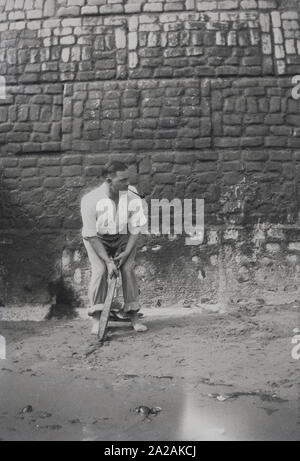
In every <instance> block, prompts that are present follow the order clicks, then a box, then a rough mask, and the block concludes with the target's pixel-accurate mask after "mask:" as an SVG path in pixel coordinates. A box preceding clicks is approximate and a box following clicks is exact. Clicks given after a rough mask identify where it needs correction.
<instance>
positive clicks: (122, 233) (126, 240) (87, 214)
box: [81, 161, 147, 334]
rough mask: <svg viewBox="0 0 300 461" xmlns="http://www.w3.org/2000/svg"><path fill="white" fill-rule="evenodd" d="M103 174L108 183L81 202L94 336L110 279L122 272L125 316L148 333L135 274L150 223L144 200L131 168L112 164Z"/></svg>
mask: <svg viewBox="0 0 300 461" xmlns="http://www.w3.org/2000/svg"><path fill="white" fill-rule="evenodd" d="M103 175H104V177H105V178H106V179H105V182H104V183H103V184H102V185H101V186H100V187H97V188H96V189H94V190H92V191H91V192H89V193H88V194H86V195H85V196H84V197H83V199H82V201H81V216H82V221H83V229H82V237H83V241H84V245H85V248H86V250H87V253H88V257H89V260H90V263H91V269H92V274H91V281H90V286H89V302H90V307H89V309H88V314H89V315H90V316H91V317H93V319H94V322H93V329H92V334H97V331H96V328H97V323H98V321H99V318H100V315H101V311H102V310H103V307H104V302H105V298H106V294H107V278H108V277H112V276H113V275H115V274H117V271H118V269H120V271H121V275H122V286H123V295H124V313H125V314H126V316H127V317H128V318H129V319H130V321H131V323H132V326H133V328H134V329H135V330H136V331H139V332H140V331H146V330H147V327H146V326H145V325H143V324H142V322H141V321H140V319H139V315H138V312H139V310H140V304H139V300H138V297H139V291H138V286H137V281H136V276H135V273H134V263H135V255H136V250H137V241H138V237H139V233H140V231H141V228H142V227H143V226H144V225H145V224H146V223H147V219H146V217H145V215H144V213H143V211H142V210H143V207H142V200H141V198H140V197H139V195H138V194H137V190H136V189H135V187H133V186H130V185H129V171H128V166H127V165H125V164H123V163H121V162H117V161H115V162H111V163H109V164H108V165H106V166H105V168H104V171H103ZM117 266H118V267H117Z"/></svg>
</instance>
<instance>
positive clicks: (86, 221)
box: [80, 197, 97, 239]
mask: <svg viewBox="0 0 300 461" xmlns="http://www.w3.org/2000/svg"><path fill="white" fill-rule="evenodd" d="M80 208H81V218H82V224H83V227H82V237H83V238H84V239H87V238H89V237H96V236H97V229H96V222H97V215H96V207H95V204H94V201H93V200H89V199H88V198H86V197H83V199H82V200H81V207H80Z"/></svg>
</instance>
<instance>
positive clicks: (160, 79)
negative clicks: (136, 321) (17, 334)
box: [0, 0, 300, 306]
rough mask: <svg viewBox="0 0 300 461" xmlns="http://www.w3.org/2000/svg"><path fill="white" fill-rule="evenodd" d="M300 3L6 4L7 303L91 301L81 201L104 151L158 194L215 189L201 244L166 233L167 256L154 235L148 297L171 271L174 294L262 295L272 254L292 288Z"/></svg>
mask: <svg viewBox="0 0 300 461" xmlns="http://www.w3.org/2000/svg"><path fill="white" fill-rule="evenodd" d="M299 14H300V2H298V0H285V1H284V0H281V1H279V0H278V1H275V0H222V1H221V0H220V1H214V0H213V1H202V0H178V1H168V0H165V1H163V0H158V1H156V0H152V1H151V0H149V1H145V0H140V1H139V0H132V1H130V0H129V1H120V0H0V75H1V76H3V77H4V78H5V82H6V97H5V98H2V99H1V98H0V185H1V190H0V292H1V296H0V301H1V303H2V304H3V305H5V306H8V305H12V304H24V303H30V304H32V303H51V302H55V297H56V302H57V303H69V304H70V303H73V304H82V303H84V302H85V299H86V287H87V282H88V275H89V272H88V264H87V261H86V257H85V252H84V249H83V247H82V243H81V241H80V226H81V221H80V216H79V201H80V197H81V196H82V194H83V193H84V191H85V190H87V189H88V188H90V187H92V186H93V185H96V184H98V182H99V177H100V176H101V171H102V167H103V165H104V164H105V163H106V161H107V160H108V159H109V158H114V159H120V160H121V161H124V162H127V163H129V164H130V170H131V174H132V182H133V183H136V184H137V185H138V187H139V188H140V190H142V191H143V192H145V193H146V194H147V197H148V198H149V199H150V198H151V197H157V198H161V197H166V198H169V199H171V198H173V197H179V198H184V197H185V198H192V197H198V198H199V197H200V198H204V199H205V219H206V235H205V239H206V240H205V241H204V244H203V245H202V246H200V247H196V248H188V247H186V246H185V245H184V241H182V240H180V239H176V240H174V241H172V242H170V241H169V240H168V239H166V240H163V241H162V242H161V243H162V248H164V247H166V249H167V250H166V251H167V253H166V254H164V253H163V252H158V255H161V257H160V258H158V257H157V255H156V254H154V252H152V251H151V247H152V246H153V245H154V241H155V239H150V238H148V239H146V241H145V242H143V244H145V245H146V246H147V248H148V250H149V251H145V252H144V253H141V256H140V258H141V261H142V263H141V264H140V265H139V269H138V273H139V276H140V278H141V281H142V292H143V293H146V294H147V295H145V296H146V298H147V297H149V293H150V292H152V293H155V290H159V288H158V285H160V284H161V283H162V282H161V281H162V280H163V285H164V287H165V295H164V296H161V295H160V298H164V302H169V301H170V299H173V297H174V298H176V299H186V298H187V297H189V293H191V291H192V292H194V293H195V295H194V298H195V299H196V298H197V299H198V300H199V299H200V300H201V297H202V298H205V299H209V300H210V301H211V302H217V300H218V299H219V298H218V296H220V297H221V298H222V293H225V291H226V290H229V291H230V290H232V293H236V294H237V295H238V293H240V292H241V291H243V292H244V294H245V296H246V293H247V290H248V293H253V292H254V291H255V290H256V292H257V296H258V295H259V292H260V291H263V285H262V284H263V282H262V280H265V279H264V277H265V276H266V274H267V272H268V270H269V268H270V266H269V265H268V264H271V265H272V264H273V267H274V271H275V272H274V275H273V276H272V277H273V279H272V280H273V285H274V284H275V285H276V283H277V284H278V286H281V285H280V283H279V282H280V280H281V279H282V278H283V279H285V280H286V281H287V282H286V284H285V287H281V288H280V290H281V291H283V292H286V293H290V292H291V293H292V294H291V296H292V297H293V296H294V292H295V290H294V291H293V289H292V288H291V287H295V286H297V284H298V285H299V283H298V282H299V267H300V266H299V242H300V235H299V186H300V173H299V172H300V100H295V99H293V98H292V95H291V90H292V88H293V84H292V77H293V76H294V75H298V74H300V20H299ZM258 225H259V226H262V228H259V229H263V230H262V231H261V230H260V232H262V234H261V235H262V236H263V237H261V239H258V240H257V239H256V237H255V236H256V235H257V226H258ZM264 226H265V227H264ZM278 226H279V227H278ZM279 228H280V229H281V230H280V231H278V229H279ZM228 232H229V234H228ZM215 233H216V234H215ZM211 235H217V236H218V237H216V241H214V240H213V242H214V243H211V242H212V240H211V237H210V236H211ZM228 235H230V236H231V237H230V238H226V236H228ZM274 235H276V238H275V237H274ZM257 241H258V242H260V243H259V244H257ZM170 245H171V246H170ZM226 248H230V251H229V250H226ZM178 255H181V256H180V258H181V259H180V261H179V260H178V261H179V263H178V268H179V267H180V272H178V273H177V272H176V271H179V269H176V261H177V257H179V256H178ZM249 255H251V256H249ZM253 255H254V256H253ZM193 257H200V259H201V261H202V263H201V264H202V265H201V270H203V271H204V273H205V274H206V273H210V274H211V277H208V278H206V277H204V278H203V277H202V278H201V276H200V278H199V277H198V275H199V270H200V269H199V267H198V266H199V264H198V263H197V264H198V265H197V264H196V265H195V264H194V263H192V259H191V258H193ZM243 258H246V259H247V258H248V259H247V261H248V262H246V263H245V264H243V261H244V259H243ZM253 258H254V259H253ZM255 258H256V260H255ZM264 258H266V259H267V260H268V261H269V263H268V264H267V263H266V264H265V265H264V266H263V269H262V272H259V271H258V272H257V273H258V274H260V275H261V274H263V275H262V279H261V281H260V282H258V281H257V280H256V278H255V277H256V275H257V274H256V275H255V270H254V269H253V268H254V267H256V268H258V267H259V265H260V264H262V261H264ZM270 258H271V259H270ZM233 259H234V261H235V262H234V263H233ZM163 261H164V262H163ZM255 261H256V263H255ZM270 261H271V262H270ZM174 262H175V267H174ZM232 267H236V269H235V270H233V269H232ZM243 267H245V268H246V269H245V270H244V269H241V268H243ZM145 268H147V271H148V272H149V274H151V273H152V272H153V271H154V272H153V273H154V274H155V275H156V276H155V277H154V276H153V277H152V276H150V275H149V276H147V275H145ZM151 271H152V272H151ZM240 271H242V273H243V274H244V275H242V276H241V272H240ZM243 271H244V272H243ZM264 271H265V272H264ZM200 273H202V272H201V271H200ZM246 273H247V276H246V275H245V274H246ZM181 274H185V275H184V280H183V282H182V283H179V279H180V275H181ZM149 277H150V278H149ZM151 277H152V278H151ZM178 277H179V279H178ZM156 279H158V281H157V280H156ZM276 280H277V281H276ZM143 282H144V283H143ZM286 287H288V288H286ZM179 288H180V290H181V291H180V290H179ZM203 293H206V294H205V296H204V295H203ZM216 293H219V295H218V296H217V297H216ZM233 297H234V296H233ZM53 300H54V301H53ZM195 302H196V301H195Z"/></svg>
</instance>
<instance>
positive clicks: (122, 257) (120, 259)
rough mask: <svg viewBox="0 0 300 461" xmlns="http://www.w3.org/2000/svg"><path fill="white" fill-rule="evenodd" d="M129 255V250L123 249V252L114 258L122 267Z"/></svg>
mask: <svg viewBox="0 0 300 461" xmlns="http://www.w3.org/2000/svg"><path fill="white" fill-rule="evenodd" d="M128 256H129V253H127V251H122V253H120V254H119V255H118V256H116V257H115V258H114V261H116V262H118V263H119V267H122V266H123V264H124V263H125V261H126V259H127V258H128Z"/></svg>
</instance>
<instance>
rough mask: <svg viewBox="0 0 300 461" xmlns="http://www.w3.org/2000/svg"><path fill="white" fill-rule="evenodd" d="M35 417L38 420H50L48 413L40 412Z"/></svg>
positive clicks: (50, 414)
mask: <svg viewBox="0 0 300 461" xmlns="http://www.w3.org/2000/svg"><path fill="white" fill-rule="evenodd" d="M37 416H38V418H41V419H47V418H51V416H52V413H48V412H47V411H40V412H39V413H38V414H37Z"/></svg>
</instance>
